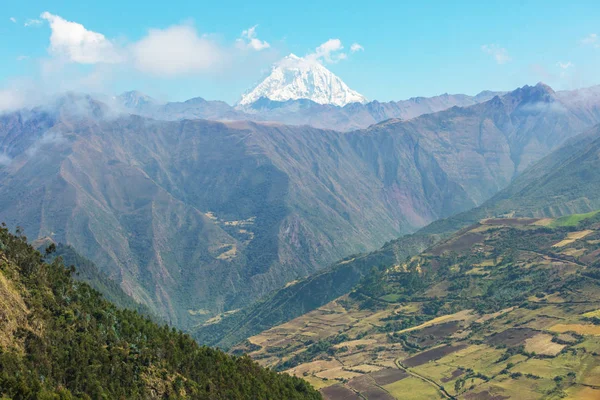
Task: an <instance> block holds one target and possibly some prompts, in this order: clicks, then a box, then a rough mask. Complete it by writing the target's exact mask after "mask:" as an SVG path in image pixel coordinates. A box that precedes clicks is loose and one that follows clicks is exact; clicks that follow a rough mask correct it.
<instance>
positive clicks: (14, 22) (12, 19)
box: [9, 17, 17, 24]
mask: <svg viewBox="0 0 600 400" xmlns="http://www.w3.org/2000/svg"><path fill="white" fill-rule="evenodd" d="M9 19H10V22H12V23H13V24H16V23H17V19H16V18H15V17H10V18H9Z"/></svg>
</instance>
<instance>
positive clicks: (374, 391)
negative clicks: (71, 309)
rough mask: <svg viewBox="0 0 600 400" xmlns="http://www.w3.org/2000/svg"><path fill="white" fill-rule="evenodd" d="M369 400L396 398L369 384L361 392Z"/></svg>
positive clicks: (391, 399)
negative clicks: (367, 387) (368, 386)
mask: <svg viewBox="0 0 600 400" xmlns="http://www.w3.org/2000/svg"><path fill="white" fill-rule="evenodd" d="M360 394H362V395H363V396H364V397H366V398H367V399H369V400H396V398H395V397H394V396H392V395H391V394H389V393H388V392H386V391H385V390H383V389H381V388H378V387H377V386H371V387H370V388H369V389H367V390H365V391H364V392H361V393H360Z"/></svg>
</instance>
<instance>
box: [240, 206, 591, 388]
mask: <svg viewBox="0 0 600 400" xmlns="http://www.w3.org/2000/svg"><path fill="white" fill-rule="evenodd" d="M568 221H570V223H569V224H566V225H565V224H564V223H555V221H552V220H543V221H540V220H536V219H517V218H511V219H507V220H504V219H493V220H490V219H488V220H485V221H482V222H481V223H480V224H476V225H474V226H472V227H470V228H469V229H465V230H463V231H462V232H460V233H459V234H458V235H457V236H454V237H451V238H449V239H448V240H446V241H444V242H441V243H439V244H438V245H436V246H434V247H432V248H430V249H428V250H426V251H425V252H424V253H422V254H420V255H418V256H415V257H411V258H409V259H407V260H406V261H405V262H404V263H402V264H399V265H392V266H387V267H386V268H384V269H374V271H373V272H372V273H371V274H370V275H369V276H367V277H366V278H365V279H364V280H363V281H362V282H361V284H360V285H359V286H358V287H357V288H356V289H355V290H354V291H353V292H352V293H350V294H348V295H345V296H342V297H340V298H338V299H336V300H335V301H333V302H331V303H329V304H327V305H325V306H323V307H321V308H319V309H317V310H314V311H312V312H309V313H307V314H305V315H303V316H301V317H299V318H296V319H294V320H292V321H290V322H288V323H286V324H283V325H280V326H277V327H274V328H272V329H269V330H267V331H265V332H262V333H261V334H260V335H257V336H254V337H252V338H250V339H249V340H248V341H246V342H244V343H242V344H240V345H238V346H237V347H236V348H235V349H234V352H235V351H241V350H244V351H248V352H249V353H250V355H251V356H252V357H253V358H254V359H256V360H258V361H259V362H260V363H261V364H263V365H266V366H270V367H273V368H276V369H278V370H281V371H287V372H289V373H291V374H294V375H296V376H300V377H303V378H305V379H307V380H308V381H309V382H311V383H312V384H313V385H315V387H317V388H319V389H320V390H321V393H322V394H323V396H324V398H325V399H330V400H342V399H367V400H375V399H385V400H387V399H432V398H440V399H444V398H447V399H454V398H460V399H470V400H501V399H542V398H544V399H558V398H571V399H579V398H582V399H595V398H600V318H599V317H598V316H599V315H600V286H599V284H600V262H599V261H600V260H599V257H598V256H597V255H598V254H599V253H600V218H599V216H598V214H595V213H592V214H590V215H589V216H587V217H586V218H579V217H578V218H570V219H568ZM572 221H577V223H571V222H572ZM582 232H583V233H582ZM557 244H558V245H557ZM474 268H476V269H477V271H478V272H477V273H472V271H473V269H474Z"/></svg>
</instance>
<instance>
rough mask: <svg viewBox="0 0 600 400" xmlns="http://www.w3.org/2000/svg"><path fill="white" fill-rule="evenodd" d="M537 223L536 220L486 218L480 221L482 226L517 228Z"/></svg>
mask: <svg viewBox="0 0 600 400" xmlns="http://www.w3.org/2000/svg"><path fill="white" fill-rule="evenodd" d="M537 221H539V219H538V218H488V219H485V220H483V221H481V223H482V224H484V225H506V226H519V225H530V224H533V223H534V222H537Z"/></svg>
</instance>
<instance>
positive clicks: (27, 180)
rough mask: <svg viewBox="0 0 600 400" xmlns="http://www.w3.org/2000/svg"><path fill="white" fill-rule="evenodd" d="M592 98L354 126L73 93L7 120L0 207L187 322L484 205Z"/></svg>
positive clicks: (6, 216) (591, 110)
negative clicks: (167, 114)
mask: <svg viewBox="0 0 600 400" xmlns="http://www.w3.org/2000/svg"><path fill="white" fill-rule="evenodd" d="M592 92H593V93H595V92H594V91H593V90H592ZM567 94H568V95H567ZM582 98H585V99H586V100H588V99H590V98H592V99H593V97H592V96H589V95H581V96H576V95H574V94H573V93H568V92H558V93H556V92H554V91H553V90H552V89H551V88H549V87H547V86H545V85H543V84H539V85H536V86H533V87H530V86H525V87H523V88H520V89H517V90H515V91H513V92H510V93H507V94H504V95H502V96H494V97H493V98H492V99H490V100H488V101H486V102H483V103H479V104H475V105H472V106H469V107H456V106H455V107H452V108H450V109H447V110H444V111H439V112H436V113H432V114H424V115H421V116H419V117H415V118H412V119H410V120H407V121H402V120H388V121H385V122H381V123H378V124H375V125H373V126H371V127H369V128H367V129H363V130H356V131H352V132H346V133H342V132H338V131H332V130H321V129H317V128H313V127H309V126H285V125H280V124H277V123H272V122H269V123H256V122H252V121H239V122H215V121H204V120H187V119H183V120H166V121H162V120H156V119H150V118H147V117H143V116H138V115H127V114H122V113H120V112H119V110H118V109H115V108H113V107H111V105H107V104H106V103H103V102H101V101H99V100H96V99H94V98H92V97H90V96H85V95H76V94H70V95H67V96H64V97H61V98H59V99H57V100H56V101H55V102H54V103H53V104H49V105H46V106H44V107H39V108H35V109H32V110H23V111H21V112H17V113H12V114H5V115H3V116H2V117H0V118H1V120H0V151H2V153H3V154H4V158H5V159H6V160H8V162H4V164H5V165H4V166H3V167H1V168H0V176H1V182H2V184H0V195H1V196H0V199H1V200H0V219H2V220H4V221H6V222H7V223H8V224H9V226H16V225H21V226H22V227H23V228H24V231H25V232H26V234H27V235H28V236H29V237H33V238H37V237H45V236H48V237H52V239H53V240H55V241H56V242H61V243H65V244H69V245H72V246H73V247H74V248H76V249H77V251H79V252H80V253H82V255H83V256H85V257H87V258H89V259H90V260H92V261H93V262H94V263H95V264H96V265H98V266H99V267H100V268H101V269H102V270H103V271H104V272H106V273H107V274H108V275H109V276H110V278H111V279H114V280H115V281H116V282H118V283H119V284H120V286H121V287H122V288H123V289H124V290H125V292H126V293H127V294H128V295H130V296H132V297H133V298H134V299H135V300H136V301H138V302H141V303H143V304H146V305H147V306H149V307H150V309H151V310H152V312H154V313H156V314H158V315H159V316H161V317H163V318H166V319H167V320H168V321H170V322H171V323H174V324H177V325H178V326H181V327H184V328H189V327H191V326H192V325H194V324H197V323H201V322H204V321H207V320H209V319H211V318H212V317H213V316H215V315H219V314H220V313H222V312H230V311H233V310H236V309H238V308H240V307H242V306H244V305H247V304H248V303H249V302H252V301H254V300H257V299H259V298H261V297H262V296H265V295H267V294H268V293H270V292H271V291H272V290H275V289H278V288H280V287H282V286H283V285H285V284H286V283H288V282H290V281H293V280H295V279H298V278H302V277H305V276H307V275H309V274H311V273H313V272H316V271H318V270H320V269H322V268H324V267H325V266H327V265H328V264H330V263H333V262H334V261H336V260H339V259H341V258H343V257H345V256H347V255H349V254H353V253H357V252H364V251H368V250H374V249H376V248H377V247H379V246H381V245H382V244H383V243H384V242H386V241H388V240H390V239H393V238H395V237H398V236H399V235H402V234H406V233H410V232H413V231H414V230H416V229H418V228H420V227H422V226H424V225H426V224H428V223H429V222H432V221H434V220H436V219H439V218H444V217H448V216H451V215H453V214H455V213H458V212H461V211H465V210H468V209H470V208H472V207H474V206H478V205H480V204H481V203H483V202H484V201H485V200H487V199H488V198H490V197H491V196H493V195H494V194H495V193H496V192H498V191H499V190H500V189H502V188H504V187H506V186H507V185H508V184H509V183H510V182H511V181H512V180H513V178H514V177H515V176H518V174H519V173H520V172H521V171H523V170H525V169H526V167H527V166H529V165H531V164H532V163H533V162H535V161H536V160H538V159H540V158H542V157H543V156H544V155H546V154H548V153H549V152H550V151H551V150H552V149H554V148H556V147H557V146H559V145H560V144H562V143H563V142H564V141H565V140H567V139H568V138H569V137H571V136H574V135H575V134H577V133H578V132H581V131H582V130H584V129H586V128H588V127H590V126H592V125H593V124H594V123H598V122H600V111H599V110H600V109H599V107H598V104H597V103H595V102H594V101H582V100H581V99H582ZM128 103H129V104H130V105H142V104H151V103H152V102H151V101H150V100H148V99H147V98H145V97H143V96H136V97H133V98H130V99H129V101H128ZM157 115H158V114H155V117H157Z"/></svg>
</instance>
